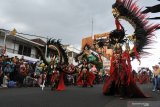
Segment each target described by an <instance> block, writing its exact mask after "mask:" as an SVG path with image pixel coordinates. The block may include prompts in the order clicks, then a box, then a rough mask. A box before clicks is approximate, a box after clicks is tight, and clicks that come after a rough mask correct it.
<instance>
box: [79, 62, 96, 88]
mask: <svg viewBox="0 0 160 107" xmlns="http://www.w3.org/2000/svg"><path fill="white" fill-rule="evenodd" d="M94 79H95V75H94V73H93V72H92V71H91V72H90V71H89V66H88V63H87V62H85V61H84V62H83V65H82V67H81V72H80V73H79V76H78V78H77V85H78V86H83V87H87V86H90V87H93V81H94Z"/></svg>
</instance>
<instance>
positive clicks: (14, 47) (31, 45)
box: [0, 29, 80, 64]
mask: <svg viewBox="0 0 160 107" xmlns="http://www.w3.org/2000/svg"><path fill="white" fill-rule="evenodd" d="M5 37H6V39H5ZM45 45H46V42H45V41H44V40H42V39H41V38H35V39H28V38H27V37H26V35H23V34H22V35H19V34H17V35H15V36H14V35H12V34H10V31H7V30H5V29H0V52H1V54H4V53H3V51H4V50H6V53H5V54H6V55H8V56H9V57H14V56H18V57H19V58H21V57H22V56H24V59H27V60H28V59H29V60H31V61H37V60H39V59H40V53H39V51H38V50H37V49H36V47H40V48H41V49H42V51H43V52H44V53H45ZM63 48H65V49H66V52H67V54H68V59H69V63H70V64H76V62H75V60H74V57H75V56H76V55H77V54H78V53H79V52H80V51H79V50H78V49H76V48H75V47H73V46H72V45H63Z"/></svg>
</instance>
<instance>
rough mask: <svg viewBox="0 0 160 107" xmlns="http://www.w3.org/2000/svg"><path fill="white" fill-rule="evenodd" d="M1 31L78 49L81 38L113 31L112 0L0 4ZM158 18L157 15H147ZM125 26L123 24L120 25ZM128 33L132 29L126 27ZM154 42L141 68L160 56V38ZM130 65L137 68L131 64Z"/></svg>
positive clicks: (151, 1) (4, 0)
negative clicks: (59, 41) (32, 36)
mask: <svg viewBox="0 0 160 107" xmlns="http://www.w3.org/2000/svg"><path fill="white" fill-rule="evenodd" d="M0 1H1V3H0V28H2V29H7V30H12V29H13V28H16V30H17V31H18V32H23V33H27V34H33V35H38V36H44V37H48V38H50V37H52V38H56V39H62V43H64V44H72V45H74V46H75V47H77V48H80V46H81V40H82V38H83V37H87V36H89V35H91V34H92V19H93V33H94V34H97V33H104V32H109V31H111V30H113V29H115V25H114V18H113V16H112V4H113V3H114V2H115V0H0ZM158 3H160V2H159V1H157V0H139V1H138V2H137V4H138V5H139V6H140V7H144V9H145V7H146V6H152V5H155V4H158ZM149 16H158V14H149ZM124 23H126V22H124V21H122V24H124ZM151 23H160V21H151ZM124 27H125V29H126V30H127V31H128V32H129V33H130V32H133V28H132V27H131V26H130V25H129V24H125V26H124ZM155 34H156V37H155V38H153V39H155V40H156V41H157V43H154V44H152V45H153V47H154V48H155V49H152V50H147V51H149V52H151V53H152V54H153V55H150V56H148V58H143V59H142V60H143V61H142V63H141V66H152V65H153V64H156V63H157V61H158V57H159V56H160V49H159V46H160V43H159V42H160V37H158V35H159V34H160V32H159V31H157V32H156V33H155ZM133 65H134V66H135V68H136V67H138V66H139V65H137V63H136V62H135V61H134V62H133Z"/></svg>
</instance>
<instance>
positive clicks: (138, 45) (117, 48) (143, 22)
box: [103, 0, 159, 98]
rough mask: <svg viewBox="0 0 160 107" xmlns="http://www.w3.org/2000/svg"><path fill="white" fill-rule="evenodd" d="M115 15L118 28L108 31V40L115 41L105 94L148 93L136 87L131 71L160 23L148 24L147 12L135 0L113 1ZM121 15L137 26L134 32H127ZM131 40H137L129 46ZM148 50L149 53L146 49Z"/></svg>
mask: <svg viewBox="0 0 160 107" xmlns="http://www.w3.org/2000/svg"><path fill="white" fill-rule="evenodd" d="M112 7H113V11H112V12H113V16H114V17H115V24H116V29H115V30H113V31H112V32H111V33H110V35H109V44H111V45H112V47H114V48H112V49H113V51H114V52H113V55H112V57H111V62H110V63H111V66H110V77H109V78H107V79H106V82H105V84H104V86H103V93H104V94H105V95H115V94H116V95H117V94H118V95H120V96H121V97H122V98H123V97H148V96H147V95H144V94H143V93H142V92H141V90H140V89H139V88H138V87H137V85H136V82H135V80H134V78H133V76H132V74H131V71H132V67H131V61H130V58H131V57H132V59H134V58H137V59H138V61H139V63H140V60H139V58H140V56H139V55H142V54H143V55H144V54H146V52H144V51H143V49H144V46H146V45H148V44H149V43H150V42H151V38H152V36H153V32H154V31H155V30H156V29H157V28H158V27H159V24H156V25H153V24H151V25H150V24H149V25H148V20H147V18H146V14H142V13H141V9H139V7H138V6H137V5H136V2H133V0H116V3H115V4H113V6H112ZM119 19H124V20H126V21H128V22H129V23H130V24H131V25H132V26H133V27H134V29H135V31H134V34H133V35H132V36H128V37H127V36H126V35H125V30H124V28H123V26H122V25H121V24H120V22H119ZM129 42H132V43H133V44H134V46H133V48H132V49H131V50H130V49H128V48H130V47H129V45H128V44H129ZM124 44H126V50H125V51H124V52H123V50H122V46H123V45H124ZM147 54H148V53H147Z"/></svg>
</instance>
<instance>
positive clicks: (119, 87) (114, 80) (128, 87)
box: [103, 44, 147, 99]
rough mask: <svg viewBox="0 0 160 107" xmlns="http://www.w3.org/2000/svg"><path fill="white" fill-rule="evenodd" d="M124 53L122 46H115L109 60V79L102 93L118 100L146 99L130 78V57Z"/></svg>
mask: <svg viewBox="0 0 160 107" xmlns="http://www.w3.org/2000/svg"><path fill="white" fill-rule="evenodd" d="M126 52H127V51H125V52H124V53H122V46H121V45H120V44H115V47H114V53H113V55H112V58H111V67H110V77H109V78H107V79H106V82H105V84H104V86H103V93H104V94H105V95H119V96H120V99H124V98H125V97H147V96H146V95H144V94H143V93H142V92H141V91H140V89H139V88H138V87H137V85H136V82H135V81H134V78H133V77H132V74H131V70H132V69H131V68H132V67H131V64H130V57H129V54H127V53H126Z"/></svg>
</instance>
